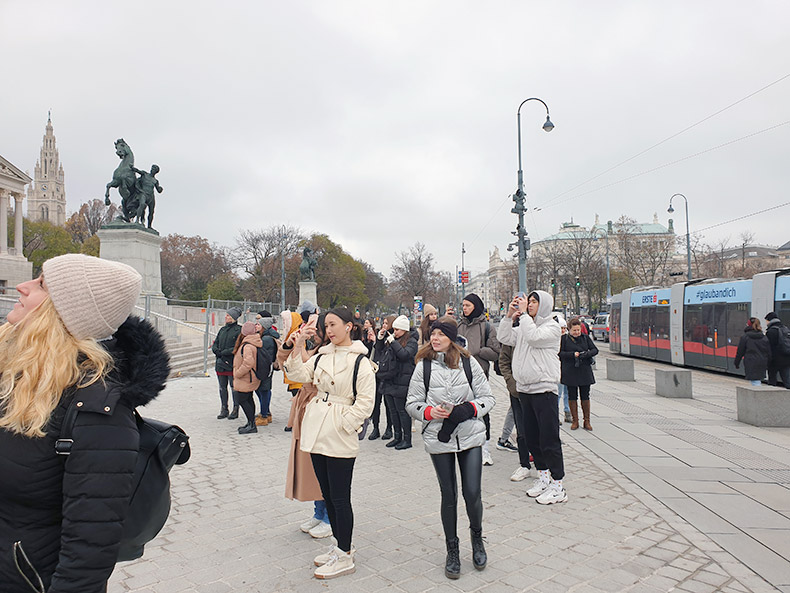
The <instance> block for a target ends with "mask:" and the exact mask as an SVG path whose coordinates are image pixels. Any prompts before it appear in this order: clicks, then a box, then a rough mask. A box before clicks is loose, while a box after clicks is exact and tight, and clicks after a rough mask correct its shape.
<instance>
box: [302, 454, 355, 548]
mask: <svg viewBox="0 0 790 593" xmlns="http://www.w3.org/2000/svg"><path fill="white" fill-rule="evenodd" d="M310 458H311V459H312V461H313V469H314V470H315V477H316V478H318V484H319V485H320V486H321V494H323V496H324V502H325V503H326V511H327V514H328V515H329V524H330V525H331V526H332V535H334V536H335V539H336V540H337V547H338V548H340V549H341V550H343V551H344V552H349V551H350V550H351V534H352V533H353V531H354V511H353V509H352V508H351V478H352V477H353V475H354V462H355V461H356V458H355V457H327V456H326V455H319V454H318V453H310Z"/></svg>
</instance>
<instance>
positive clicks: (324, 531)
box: [307, 521, 332, 539]
mask: <svg viewBox="0 0 790 593" xmlns="http://www.w3.org/2000/svg"><path fill="white" fill-rule="evenodd" d="M307 533H309V534H310V535H311V536H312V537H314V538H316V539H322V538H324V537H329V536H330V535H332V526H331V525H330V524H329V523H324V522H323V521H319V522H318V525H316V526H315V527H313V528H312V529H311V530H310V531H308V532H307Z"/></svg>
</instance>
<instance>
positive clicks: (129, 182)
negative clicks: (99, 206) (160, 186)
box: [104, 138, 139, 222]
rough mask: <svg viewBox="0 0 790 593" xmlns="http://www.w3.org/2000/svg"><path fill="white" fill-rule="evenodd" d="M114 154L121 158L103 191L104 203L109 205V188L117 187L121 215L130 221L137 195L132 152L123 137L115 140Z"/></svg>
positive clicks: (136, 204) (134, 213)
mask: <svg viewBox="0 0 790 593" xmlns="http://www.w3.org/2000/svg"><path fill="white" fill-rule="evenodd" d="M115 154H117V155H118V157H119V158H120V159H121V164H119V165H118V167H117V168H116V169H115V171H114V172H113V174H112V181H110V183H108V184H107V191H105V192H104V203H105V204H106V205H107V206H109V205H110V188H111V187H117V188H118V193H119V194H121V212H122V215H121V217H122V218H123V219H124V220H125V221H126V222H130V221H131V219H132V218H133V217H134V216H135V215H136V214H137V206H138V202H139V199H138V196H137V189H136V188H135V181H136V180H137V177H135V174H134V170H133V169H132V167H134V153H132V149H131V148H129V145H128V144H126V141H125V140H124V139H123V138H119V139H118V140H116V141H115Z"/></svg>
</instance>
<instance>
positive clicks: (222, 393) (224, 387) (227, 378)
mask: <svg viewBox="0 0 790 593" xmlns="http://www.w3.org/2000/svg"><path fill="white" fill-rule="evenodd" d="M217 381H218V382H219V401H220V403H221V405H222V407H223V408H227V407H228V385H230V388H231V389H233V375H217Z"/></svg>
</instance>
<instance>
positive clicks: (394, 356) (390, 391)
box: [377, 332, 417, 398]
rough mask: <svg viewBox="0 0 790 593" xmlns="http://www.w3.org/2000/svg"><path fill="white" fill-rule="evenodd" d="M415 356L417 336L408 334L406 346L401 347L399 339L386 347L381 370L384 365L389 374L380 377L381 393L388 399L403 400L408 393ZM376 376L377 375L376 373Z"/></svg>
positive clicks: (412, 333) (413, 333)
mask: <svg viewBox="0 0 790 593" xmlns="http://www.w3.org/2000/svg"><path fill="white" fill-rule="evenodd" d="M416 355H417V335H416V334H415V332H409V337H408V338H407V340H406V345H405V346H401V343H400V339H397V340H395V341H394V342H392V343H391V344H388V345H387V348H386V349H385V350H384V353H383V355H382V361H381V365H382V366H381V368H384V366H385V365H386V366H387V367H388V368H390V369H391V372H390V373H389V374H388V375H386V376H384V375H382V376H381V377H380V380H381V392H382V393H383V394H384V395H389V396H390V397H400V398H405V397H406V394H407V393H408V391H409V382H410V381H411V376H412V373H413V372H414V357H415V356H416ZM377 376H378V373H377Z"/></svg>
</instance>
